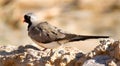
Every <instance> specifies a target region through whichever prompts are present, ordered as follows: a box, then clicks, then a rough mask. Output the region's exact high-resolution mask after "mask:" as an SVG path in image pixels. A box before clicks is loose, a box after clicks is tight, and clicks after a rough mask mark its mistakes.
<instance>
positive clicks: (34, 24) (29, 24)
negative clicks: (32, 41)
mask: <svg viewBox="0 0 120 66" xmlns="http://www.w3.org/2000/svg"><path fill="white" fill-rule="evenodd" d="M37 24H38V22H34V23H32V22H29V23H28V31H29V30H30V28H32V27H35V26H36V25H37Z"/></svg>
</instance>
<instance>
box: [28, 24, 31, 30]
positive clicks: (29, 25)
mask: <svg viewBox="0 0 120 66" xmlns="http://www.w3.org/2000/svg"><path fill="white" fill-rule="evenodd" d="M31 26H32V22H29V23H28V30H29V29H30V27H31Z"/></svg>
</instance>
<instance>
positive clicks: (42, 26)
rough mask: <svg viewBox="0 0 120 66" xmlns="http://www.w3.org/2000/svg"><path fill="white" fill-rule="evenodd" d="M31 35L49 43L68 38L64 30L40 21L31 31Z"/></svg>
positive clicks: (38, 40) (37, 39)
mask: <svg viewBox="0 0 120 66" xmlns="http://www.w3.org/2000/svg"><path fill="white" fill-rule="evenodd" d="M28 34H29V36H30V37H31V38H32V39H34V40H36V41H37V42H42V43H49V42H53V41H60V40H64V39H66V34H65V33H64V32H62V30H60V29H58V28H56V27H54V26H52V25H50V24H48V23H46V22H42V23H39V24H38V25H37V26H35V27H33V28H32V29H31V30H30V31H29V33H28Z"/></svg>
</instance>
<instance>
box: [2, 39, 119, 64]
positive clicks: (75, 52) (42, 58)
mask: <svg viewBox="0 0 120 66" xmlns="http://www.w3.org/2000/svg"><path fill="white" fill-rule="evenodd" d="M0 66H120V42H119V41H114V40H101V41H100V44H99V45H98V46H97V47H96V48H94V50H93V51H91V52H89V53H86V54H84V52H82V51H80V50H79V49H76V48H73V47H62V48H58V49H54V50H50V49H46V50H41V49H38V48H36V47H35V46H32V45H25V46H19V47H16V46H0Z"/></svg>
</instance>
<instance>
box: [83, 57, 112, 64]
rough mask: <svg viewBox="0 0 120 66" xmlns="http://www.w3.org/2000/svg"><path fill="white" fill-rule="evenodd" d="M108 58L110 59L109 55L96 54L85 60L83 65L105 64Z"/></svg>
mask: <svg viewBox="0 0 120 66" xmlns="http://www.w3.org/2000/svg"><path fill="white" fill-rule="evenodd" d="M108 59H110V57H109V56H106V55H100V56H96V57H94V58H92V59H89V60H87V61H85V62H84V64H83V66H106V65H107V64H106V61H107V60H108Z"/></svg>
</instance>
